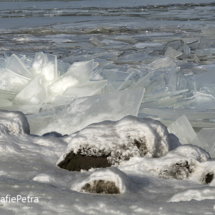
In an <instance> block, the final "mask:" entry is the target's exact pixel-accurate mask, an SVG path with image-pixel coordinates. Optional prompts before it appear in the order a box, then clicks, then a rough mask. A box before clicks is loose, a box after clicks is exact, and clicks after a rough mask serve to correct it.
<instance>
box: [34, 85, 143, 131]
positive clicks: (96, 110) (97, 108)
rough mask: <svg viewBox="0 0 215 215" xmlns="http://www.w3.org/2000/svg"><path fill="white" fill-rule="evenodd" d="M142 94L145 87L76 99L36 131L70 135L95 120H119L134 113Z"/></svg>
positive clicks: (135, 113)
mask: <svg viewBox="0 0 215 215" xmlns="http://www.w3.org/2000/svg"><path fill="white" fill-rule="evenodd" d="M143 95H144V89H142V88H140V89H134V90H123V91H119V92H115V93H107V94H102V95H96V96H91V97H82V98H78V99H75V100H74V101H73V102H72V103H71V104H70V105H69V106H68V107H65V108H64V109H62V111H60V112H59V113H56V114H55V115H54V116H53V117H52V118H51V119H50V120H49V121H48V122H46V125H44V126H42V127H41V128H40V130H38V131H37V132H36V134H38V135H41V134H44V133H47V132H52V131H56V132H58V133H61V134H71V133H74V132H76V131H79V130H81V129H83V128H84V127H86V126H87V125H89V124H92V123H95V122H101V121H104V120H119V119H121V118H122V117H124V116H127V115H133V116H137V114H138V110H139V107H140V104H141V101H142V99H143ZM37 120H38V121H40V118H39V117H38V118H37ZM30 123H31V122H30Z"/></svg>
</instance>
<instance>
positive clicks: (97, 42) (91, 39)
mask: <svg viewBox="0 0 215 215" xmlns="http://www.w3.org/2000/svg"><path fill="white" fill-rule="evenodd" d="M89 40H90V42H91V43H92V44H93V45H95V46H103V45H104V44H103V43H101V42H100V40H98V39H97V38H96V37H91V38H90V39H89Z"/></svg>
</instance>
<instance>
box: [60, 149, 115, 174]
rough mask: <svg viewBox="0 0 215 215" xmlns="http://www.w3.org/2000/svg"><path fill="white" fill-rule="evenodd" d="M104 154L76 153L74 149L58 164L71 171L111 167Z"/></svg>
mask: <svg viewBox="0 0 215 215" xmlns="http://www.w3.org/2000/svg"><path fill="white" fill-rule="evenodd" d="M108 156H109V155H106V156H105V155H104V156H100V157H96V156H87V155H81V154H80V153H78V154H75V153H73V152H72V151H71V152H70V153H69V154H68V155H67V156H66V158H65V159H64V160H63V161H62V162H60V163H59V164H58V166H59V167H61V168H63V169H67V170H69V171H80V170H81V169H83V170H89V169H90V168H105V167H110V166H111V164H110V163H109V162H108V160H107V157H108Z"/></svg>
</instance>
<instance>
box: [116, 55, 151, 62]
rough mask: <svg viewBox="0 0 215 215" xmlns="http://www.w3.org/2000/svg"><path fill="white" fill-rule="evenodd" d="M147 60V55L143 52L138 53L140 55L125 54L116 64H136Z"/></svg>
mask: <svg viewBox="0 0 215 215" xmlns="http://www.w3.org/2000/svg"><path fill="white" fill-rule="evenodd" d="M147 58H148V54H147V53H145V52H140V53H132V54H127V55H123V56H120V57H119V58H118V59H117V61H118V62H125V63H128V62H137V61H144V60H146V59H147Z"/></svg>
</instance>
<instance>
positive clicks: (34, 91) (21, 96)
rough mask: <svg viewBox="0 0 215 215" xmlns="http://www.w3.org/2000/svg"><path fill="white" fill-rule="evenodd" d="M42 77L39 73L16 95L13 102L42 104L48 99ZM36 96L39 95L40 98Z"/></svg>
mask: <svg viewBox="0 0 215 215" xmlns="http://www.w3.org/2000/svg"><path fill="white" fill-rule="evenodd" d="M41 79H42V78H41V76H40V75H37V76H36V77H35V78H34V79H33V80H32V81H31V82H29V83H28V84H27V85H26V86H25V87H24V88H23V89H22V90H21V91H20V92H19V93H18V94H17V95H16V97H15V98H14V99H13V102H14V103H15V104H31V103H32V104H40V103H43V102H44V101H46V100H47V93H46V89H45V88H44V86H43V84H42V80H41ZM34 96H36V97H38V99H36V98H35V97H34Z"/></svg>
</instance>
